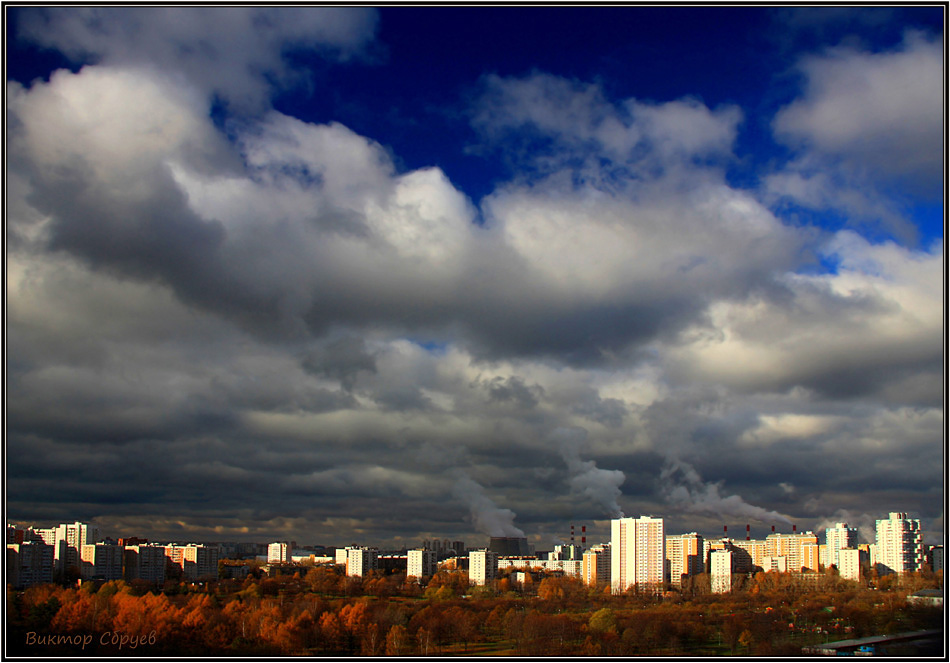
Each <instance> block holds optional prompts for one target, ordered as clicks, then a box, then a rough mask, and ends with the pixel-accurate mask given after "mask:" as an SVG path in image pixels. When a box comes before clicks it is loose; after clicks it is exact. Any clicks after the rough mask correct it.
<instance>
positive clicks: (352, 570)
mask: <svg viewBox="0 0 950 663" xmlns="http://www.w3.org/2000/svg"><path fill="white" fill-rule="evenodd" d="M378 569H379V550H377V549H376V548H365V547H363V546H355V547H347V549H346V575H348V576H356V577H360V578H362V577H364V576H366V575H368V574H369V572H370V571H376V570H378Z"/></svg>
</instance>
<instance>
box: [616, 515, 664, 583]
mask: <svg viewBox="0 0 950 663" xmlns="http://www.w3.org/2000/svg"><path fill="white" fill-rule="evenodd" d="M610 549H611V558H610V588H611V591H612V592H613V593H614V594H621V593H623V592H625V591H626V590H627V589H629V588H630V587H634V586H636V587H638V588H639V589H642V590H646V589H648V588H649V589H651V590H658V589H660V588H662V586H663V576H664V570H665V567H666V536H665V535H664V532H663V519H662V518H652V517H650V516H641V517H640V518H616V519H614V520H611V521H610Z"/></svg>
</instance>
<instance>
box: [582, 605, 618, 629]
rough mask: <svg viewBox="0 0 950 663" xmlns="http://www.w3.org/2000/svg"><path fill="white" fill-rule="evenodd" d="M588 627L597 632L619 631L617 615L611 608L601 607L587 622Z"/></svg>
mask: <svg viewBox="0 0 950 663" xmlns="http://www.w3.org/2000/svg"><path fill="white" fill-rule="evenodd" d="M587 625H588V627H589V628H590V630H591V631H593V632H595V633H606V632H608V631H613V632H614V633H616V632H617V616H616V615H615V614H614V611H613V610H611V609H610V608H601V609H600V610H598V611H597V612H595V613H594V614H593V615H591V616H590V620H589V621H588V622H587Z"/></svg>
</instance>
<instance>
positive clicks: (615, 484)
mask: <svg viewBox="0 0 950 663" xmlns="http://www.w3.org/2000/svg"><path fill="white" fill-rule="evenodd" d="M552 437H553V438H554V441H555V442H556V444H557V448H558V451H559V452H560V454H561V457H562V458H563V459H564V462H565V463H567V471H568V472H570V474H571V478H570V479H568V484H569V485H570V487H571V492H573V493H576V494H579V495H583V496H585V497H587V498H589V499H590V500H591V501H592V502H594V503H595V504H597V505H598V506H600V507H601V508H603V510H604V513H605V515H607V516H608V517H610V518H623V511H621V510H620V505H619V504H618V503H617V500H618V499H619V498H620V496H621V495H622V494H623V493H622V492H621V490H620V485H621V484H622V483H623V482H624V481H625V480H626V478H627V477H626V476H625V475H624V473H623V472H621V471H620V470H602V469H600V468H599V467H597V463H595V462H594V461H592V460H581V453H580V452H581V449H583V448H584V445H585V442H586V440H587V431H585V430H584V429H583V428H564V427H562V428H558V429H557V430H555V431H554V433H553V434H552Z"/></svg>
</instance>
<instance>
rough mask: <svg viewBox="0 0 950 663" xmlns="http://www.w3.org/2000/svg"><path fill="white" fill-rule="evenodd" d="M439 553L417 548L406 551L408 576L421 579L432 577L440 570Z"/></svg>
mask: <svg viewBox="0 0 950 663" xmlns="http://www.w3.org/2000/svg"><path fill="white" fill-rule="evenodd" d="M438 568H439V567H438V553H437V552H436V551H435V550H426V549H425V548H417V549H416V550H410V551H409V552H408V553H406V576H408V577H413V578H418V579H420V580H422V579H425V578H431V577H432V576H434V575H435V574H436V572H437V571H438Z"/></svg>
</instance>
